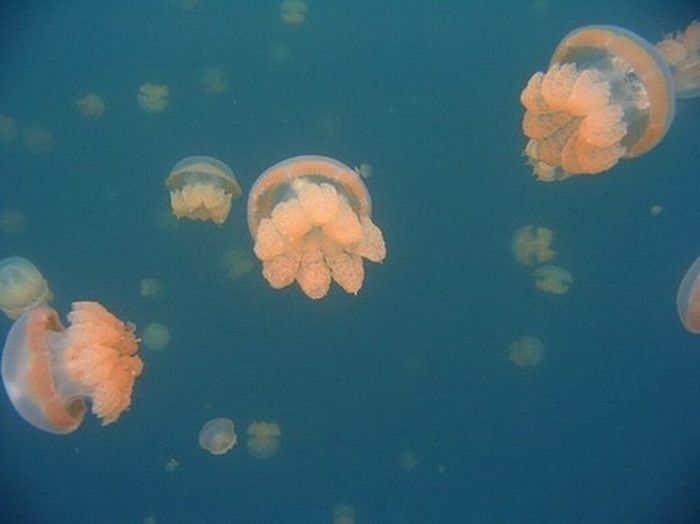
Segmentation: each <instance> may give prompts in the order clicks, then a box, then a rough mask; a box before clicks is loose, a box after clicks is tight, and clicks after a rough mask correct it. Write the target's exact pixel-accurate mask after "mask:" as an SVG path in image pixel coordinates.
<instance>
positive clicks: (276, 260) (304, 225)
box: [248, 156, 386, 299]
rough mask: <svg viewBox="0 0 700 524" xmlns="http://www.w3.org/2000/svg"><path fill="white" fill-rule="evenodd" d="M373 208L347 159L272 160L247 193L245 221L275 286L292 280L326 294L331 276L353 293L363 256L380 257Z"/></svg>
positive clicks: (380, 239) (382, 251)
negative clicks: (372, 213) (345, 160)
mask: <svg viewBox="0 0 700 524" xmlns="http://www.w3.org/2000/svg"><path fill="white" fill-rule="evenodd" d="M371 212H372V202H371V198H370V195H369V192H368V191H367V188H366V187H365V184H364V182H362V178H361V177H360V176H359V175H358V174H357V173H356V172H355V171H353V170H352V169H351V168H349V167H348V166H346V165H345V164H342V163H340V162H338V161H337V160H334V159H332V158H328V157H323V156H299V157H294V158H290V159H288V160H284V161H282V162H280V163H278V164H275V165H274V166H272V167H271V168H269V169H268V170H266V171H265V172H264V173H262V174H261V175H260V176H259V177H258V179H257V181H256V182H255V184H254V185H253V187H252V188H251V190H250V194H249V196H248V228H249V230H250V234H251V236H252V237H253V240H254V241H255V246H254V251H255V254H256V256H257V257H258V258H259V259H260V260H261V261H262V262H263V276H264V277H265V279H266V280H267V281H268V282H269V284H270V285H271V286H272V287H273V288H275V289H280V288H283V287H286V286H288V285H290V284H292V283H293V282H294V281H296V282H297V283H298V284H299V286H300V287H301V289H302V291H303V292H304V293H305V294H306V295H307V296H308V297H310V298H312V299H319V298H322V297H324V296H325V295H326V294H327V293H328V290H329V288H330V284H331V280H333V281H335V282H336V283H337V284H339V285H340V287H342V288H343V289H344V290H345V291H346V292H348V293H352V294H357V293H358V291H359V290H360V289H361V288H362V284H363V280H364V266H363V261H362V259H363V258H366V259H368V260H371V261H372V262H381V261H383V260H384V258H385V257H386V245H385V244H384V238H383V236H382V232H381V230H380V229H379V228H378V227H377V226H376V225H375V224H374V222H372V219H371Z"/></svg>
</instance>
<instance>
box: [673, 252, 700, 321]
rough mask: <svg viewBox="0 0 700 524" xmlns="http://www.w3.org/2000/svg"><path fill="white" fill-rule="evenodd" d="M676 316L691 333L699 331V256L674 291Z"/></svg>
mask: <svg viewBox="0 0 700 524" xmlns="http://www.w3.org/2000/svg"><path fill="white" fill-rule="evenodd" d="M676 308H677V309H678V316H679V317H680V319H681V322H682V323H683V325H684V326H685V329H687V330H688V331H690V332H691V333H700V257H698V258H696V259H695V262H693V263H692V264H691V265H690V267H689V268H688V271H686V272H685V275H684V276H683V280H681V284H680V286H678V292H677V293H676Z"/></svg>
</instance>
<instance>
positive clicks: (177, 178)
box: [165, 156, 241, 224]
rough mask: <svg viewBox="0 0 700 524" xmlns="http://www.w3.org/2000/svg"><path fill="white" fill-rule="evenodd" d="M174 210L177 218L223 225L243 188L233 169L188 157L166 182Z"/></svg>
mask: <svg viewBox="0 0 700 524" xmlns="http://www.w3.org/2000/svg"><path fill="white" fill-rule="evenodd" d="M165 186H166V187H167V188H168V190H169V191H170V207H171V208H172V210H173V214H174V215H175V216H176V217H177V218H182V217H185V218H189V219H191V220H211V221H212V222H214V223H216V224H223V223H224V221H225V220H226V218H228V214H229V211H231V202H232V201H233V200H235V199H236V198H238V196H239V195H240V194H241V186H239V185H238V182H237V181H236V177H235V176H234V175H233V172H232V171H231V170H230V169H229V167H228V166H227V165H226V164H224V163H223V162H221V161H219V160H217V159H216V158H211V157H208V156H188V157H187V158H184V159H182V160H180V161H179V162H178V163H177V164H175V167H173V169H172V171H171V172H170V175H169V176H168V178H167V179H166V180H165Z"/></svg>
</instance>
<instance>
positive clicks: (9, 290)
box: [0, 257, 53, 320]
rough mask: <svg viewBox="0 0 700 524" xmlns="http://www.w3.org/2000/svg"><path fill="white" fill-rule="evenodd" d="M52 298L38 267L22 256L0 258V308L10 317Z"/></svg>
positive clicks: (12, 317) (15, 316)
mask: <svg viewBox="0 0 700 524" xmlns="http://www.w3.org/2000/svg"><path fill="white" fill-rule="evenodd" d="M52 298H53V294H52V293H51V290H50V289H49V284H48V282H46V279H45V278H44V277H43V276H42V274H41V272H40V271H39V269H38V268H37V267H36V266H35V265H34V264H32V263H31V262H30V261H29V260H27V259H26V258H22V257H9V258H6V259H4V260H0V309H2V310H3V311H4V312H5V314H6V315H7V316H8V317H10V318H11V319H13V320H14V319H15V318H17V317H18V316H20V315H21V314H22V313H24V312H25V311H27V310H29V309H31V308H33V307H35V306H39V305H41V304H46V303H47V302H49V301H50V300H51V299H52Z"/></svg>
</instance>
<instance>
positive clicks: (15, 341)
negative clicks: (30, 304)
mask: <svg viewBox="0 0 700 524" xmlns="http://www.w3.org/2000/svg"><path fill="white" fill-rule="evenodd" d="M68 322H69V323H70V325H69V326H68V328H65V327H64V326H63V324H62V323H61V320H60V319H59V317H58V313H57V312H56V310H54V309H52V308H50V307H48V306H38V307H35V308H33V309H31V310H29V311H27V312H25V313H23V314H22V315H21V316H20V317H19V318H18V319H17V320H16V321H15V323H14V324H13V325H12V327H11V328H10V332H9V333H8V335H7V340H6V341H5V349H4V350H3V354H2V381H3V384H4V385H5V390H6V391H7V395H8V397H9V398H10V401H11V402H12V405H13V406H14V408H15V410H16V411H17V413H19V415H20V416H21V417H22V418H23V419H24V420H25V421H27V422H28V423H29V424H31V425H33V426H35V427H36V428H38V429H41V430H43V431H47V432H50V433H59V434H66V433H71V432H72V431H75V430H76V429H77V428H78V427H79V426H80V425H81V423H82V421H83V417H84V415H85V401H86V399H89V400H90V401H91V403H92V412H93V413H94V414H95V415H96V416H97V417H99V418H100V419H102V425H103V426H105V425H107V424H111V423H112V422H114V421H116V420H117V419H118V418H119V416H120V415H121V414H122V413H123V412H124V411H125V410H126V409H128V408H129V406H130V405H131V393H132V390H133V386H134V381H135V379H136V377H138V376H139V375H140V374H141V371H142V370H143V362H142V361H141V359H140V358H139V357H138V355H137V354H136V353H137V351H138V341H137V339H136V337H135V336H134V328H133V326H132V325H130V324H125V323H124V322H122V321H121V320H119V319H118V318H117V317H115V316H114V315H113V314H112V313H110V312H109V311H108V310H107V309H105V308H104V307H103V306H102V305H100V304H99V303H97V302H73V310H72V311H71V312H70V313H69V314H68Z"/></svg>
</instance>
